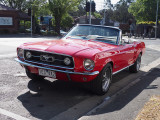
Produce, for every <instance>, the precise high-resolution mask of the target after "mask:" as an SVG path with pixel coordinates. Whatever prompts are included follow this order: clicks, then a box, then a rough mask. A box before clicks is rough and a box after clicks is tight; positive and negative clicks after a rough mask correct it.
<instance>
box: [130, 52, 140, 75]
mask: <svg viewBox="0 0 160 120" xmlns="http://www.w3.org/2000/svg"><path fill="white" fill-rule="evenodd" d="M141 56H142V55H141V54H139V55H138V58H137V60H136V61H135V63H134V64H133V65H132V66H130V67H129V71H130V72H132V73H137V72H138V71H139V70H140V66H141Z"/></svg>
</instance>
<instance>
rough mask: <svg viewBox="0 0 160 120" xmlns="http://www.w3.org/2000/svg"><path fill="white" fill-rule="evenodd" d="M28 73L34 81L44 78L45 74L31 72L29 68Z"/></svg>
mask: <svg viewBox="0 0 160 120" xmlns="http://www.w3.org/2000/svg"><path fill="white" fill-rule="evenodd" d="M26 75H27V76H28V78H30V79H32V80H34V81H38V80H44V77H43V76H40V75H37V74H34V73H31V72H30V71H29V70H28V69H26Z"/></svg>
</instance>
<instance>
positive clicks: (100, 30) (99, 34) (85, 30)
mask: <svg viewBox="0 0 160 120" xmlns="http://www.w3.org/2000/svg"><path fill="white" fill-rule="evenodd" d="M119 32H120V31H119V30H118V29H115V28H110V27H103V26H89V25H78V26H75V27H74V28H73V29H72V30H71V31H70V32H69V33H68V34H67V35H66V36H65V37H64V38H65V39H83V40H91V39H92V40H95V41H100V42H106V43H111V44H117V41H118V38H119Z"/></svg>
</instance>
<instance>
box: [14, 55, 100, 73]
mask: <svg viewBox="0 0 160 120" xmlns="http://www.w3.org/2000/svg"><path fill="white" fill-rule="evenodd" d="M15 61H17V62H19V63H20V64H21V65H24V66H29V67H35V68H41V69H47V70H53V71H56V72H61V73H67V74H77V75H97V74H99V71H94V72H87V73H82V72H72V71H69V70H58V69H54V68H48V67H42V66H38V65H33V64H31V63H27V62H24V61H21V60H19V59H18V58H15Z"/></svg>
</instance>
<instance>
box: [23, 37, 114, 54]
mask: <svg viewBox="0 0 160 120" xmlns="http://www.w3.org/2000/svg"><path fill="white" fill-rule="evenodd" d="M23 47H24V48H25V49H32V50H40V51H48V52H53V53H60V54H66V55H72V56H73V55H74V54H77V53H79V52H82V51H83V52H84V51H86V52H87V51H92V54H93V51H95V52H96V53H97V52H101V51H104V50H108V49H112V48H114V47H115V46H114V45H110V44H106V43H102V42H97V41H93V40H74V39H65V40H63V39H60V40H52V41H43V42H36V43H25V44H23ZM92 49H93V50H92Z"/></svg>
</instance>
